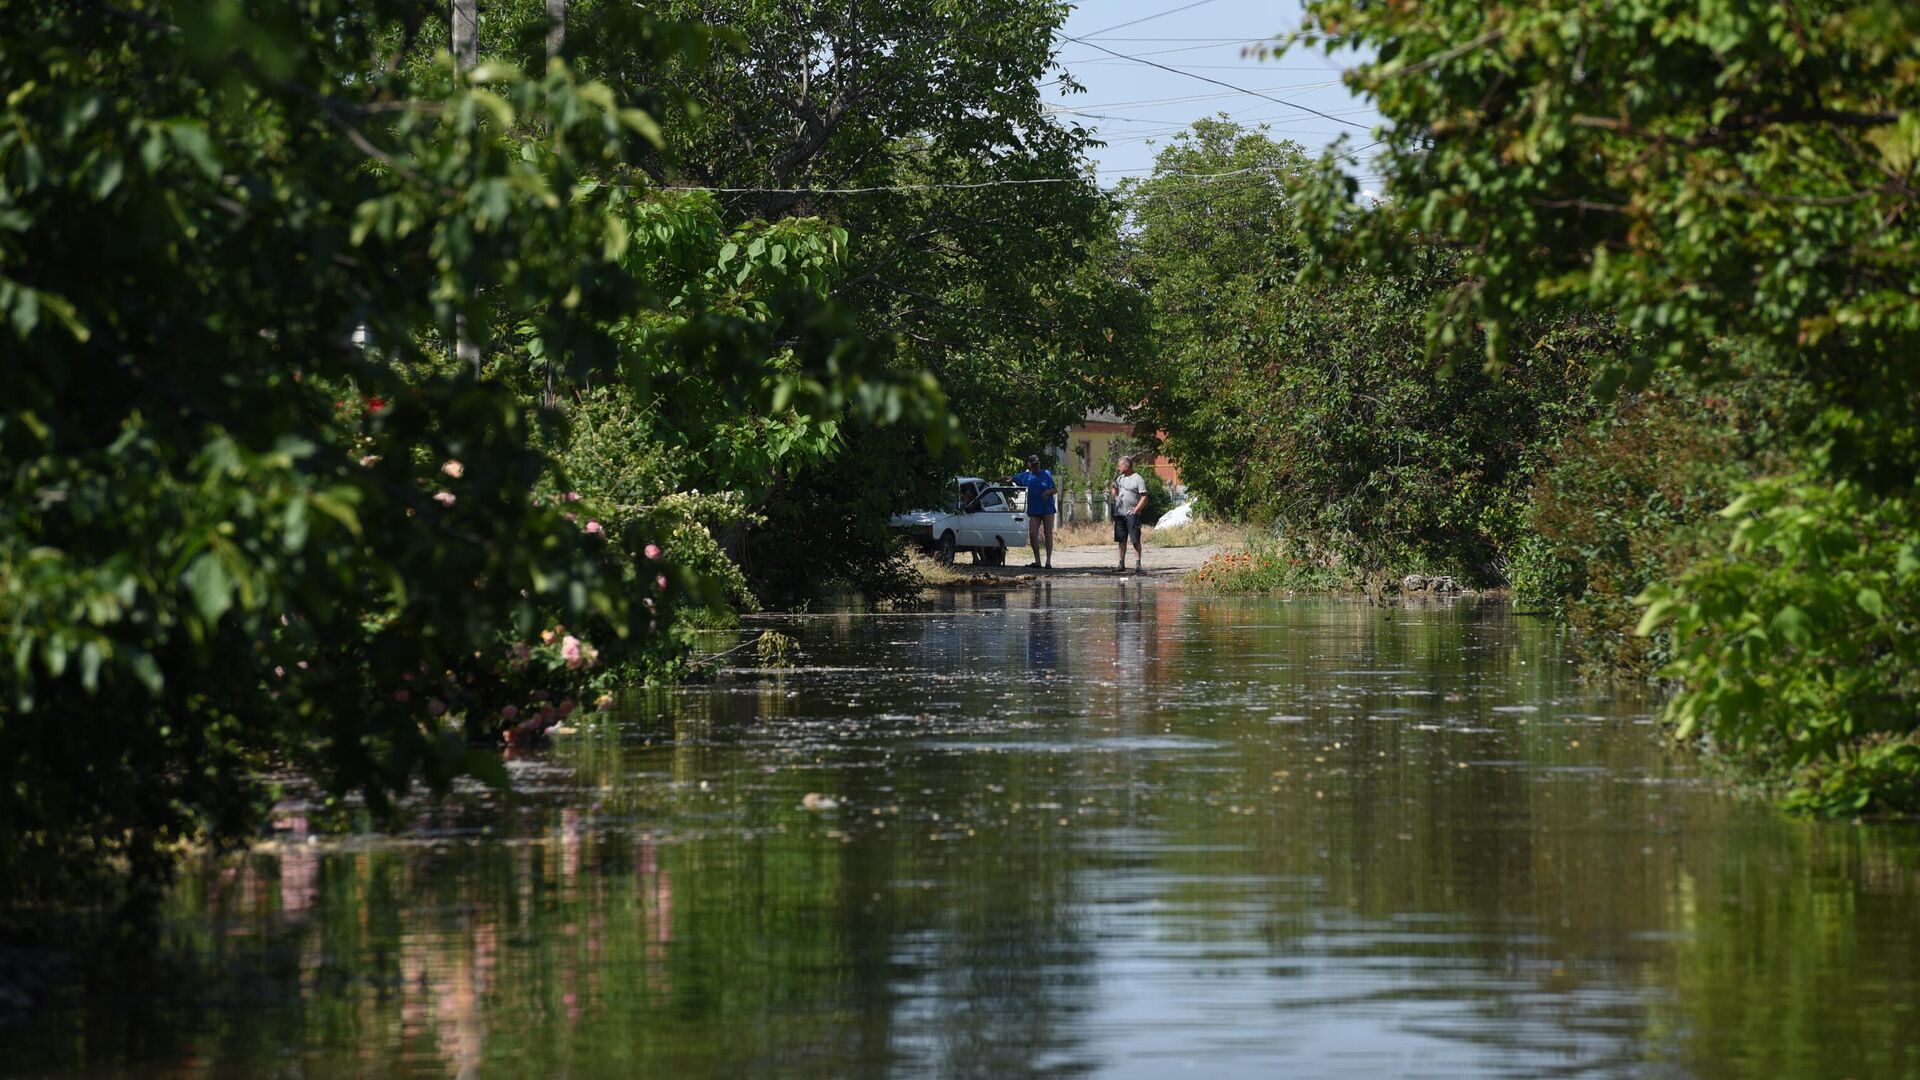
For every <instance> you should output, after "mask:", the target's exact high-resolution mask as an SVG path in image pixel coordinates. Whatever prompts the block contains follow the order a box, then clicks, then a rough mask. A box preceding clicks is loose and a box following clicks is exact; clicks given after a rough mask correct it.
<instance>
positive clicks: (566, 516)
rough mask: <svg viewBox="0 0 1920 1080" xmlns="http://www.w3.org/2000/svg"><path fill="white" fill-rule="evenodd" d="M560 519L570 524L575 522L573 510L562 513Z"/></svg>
mask: <svg viewBox="0 0 1920 1080" xmlns="http://www.w3.org/2000/svg"><path fill="white" fill-rule="evenodd" d="M560 520H561V521H564V522H566V523H567V524H569V525H571V524H573V523H574V521H575V518H574V514H573V511H571V510H569V511H567V512H566V513H564V514H561V515H560Z"/></svg>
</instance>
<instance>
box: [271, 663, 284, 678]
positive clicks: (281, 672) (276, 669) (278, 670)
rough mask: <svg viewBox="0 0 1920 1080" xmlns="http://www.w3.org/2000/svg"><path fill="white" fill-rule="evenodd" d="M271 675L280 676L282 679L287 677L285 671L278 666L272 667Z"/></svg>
mask: <svg viewBox="0 0 1920 1080" xmlns="http://www.w3.org/2000/svg"><path fill="white" fill-rule="evenodd" d="M273 673H274V674H275V675H278V676H280V677H281V678H283V679H284V678H286V677H287V669H286V668H283V667H281V666H279V665H278V664H275V665H274V668H273Z"/></svg>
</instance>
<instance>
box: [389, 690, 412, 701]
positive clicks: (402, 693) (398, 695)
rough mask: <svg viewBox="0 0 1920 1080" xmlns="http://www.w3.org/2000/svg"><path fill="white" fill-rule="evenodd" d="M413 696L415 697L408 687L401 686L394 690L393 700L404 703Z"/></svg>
mask: <svg viewBox="0 0 1920 1080" xmlns="http://www.w3.org/2000/svg"><path fill="white" fill-rule="evenodd" d="M411 697H413V695H412V694H410V693H408V692H407V689H406V687H401V688H400V689H398V690H395V691H394V692H393V700H395V701H398V702H400V703H401V704H403V705H404V704H406V702H407V699H408V698H411Z"/></svg>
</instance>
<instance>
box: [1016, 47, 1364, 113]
mask: <svg viewBox="0 0 1920 1080" xmlns="http://www.w3.org/2000/svg"><path fill="white" fill-rule="evenodd" d="M1054 33H1055V34H1056V35H1057V36H1059V37H1061V38H1063V39H1065V40H1067V41H1076V42H1079V43H1080V44H1082V45H1085V46H1087V47H1089V48H1093V49H1099V50H1100V51H1101V52H1103V53H1106V54H1108V55H1110V56H1117V57H1119V58H1120V59H1122V60H1132V61H1134V62H1135V63H1139V64H1145V65H1147V66H1148V67H1152V68H1159V69H1160V70H1162V71H1171V72H1173V73H1174V74H1175V75H1185V76H1186V77H1187V78H1189V79H1199V80H1200V81H1201V82H1206V83H1212V84H1214V85H1215V86H1223V87H1225V88H1227V89H1228V90H1236V91H1239V92H1240V93H1242V94H1251V95H1252V96H1254V97H1257V98H1265V99H1266V100H1268V101H1271V102H1273V103H1274V104H1276V105H1286V106H1289V107H1291V108H1295V109H1299V110H1300V111H1301V112H1308V113H1312V114H1313V115H1315V116H1318V117H1321V118H1323V119H1327V120H1332V121H1333V122H1334V123H1336V124H1345V125H1346V126H1348V127H1351V128H1358V129H1359V130H1361V131H1370V130H1372V129H1371V128H1370V127H1369V126H1368V125H1366V124H1356V123H1354V122H1353V121H1351V120H1343V119H1341V118H1340V117H1337V116H1333V115H1331V114H1329V113H1324V112H1321V111H1320V110H1319V109H1316V108H1314V107H1313V106H1311V105H1302V104H1300V103H1299V102H1297V101H1288V100H1286V99H1285V98H1277V97H1274V96H1273V95H1271V94H1265V93H1262V92H1260V91H1258V90H1249V89H1247V88H1246V87H1244V86H1235V85H1234V84H1232V83H1230V82H1225V81H1222V80H1220V79H1216V78H1214V77H1213V76H1211V75H1201V74H1199V73H1198V72H1193V71H1184V70H1182V69H1180V68H1177V67H1172V66H1170V65H1167V64H1162V63H1159V62H1157V61H1153V60H1146V59H1142V58H1141V57H1138V56H1128V55H1127V54H1126V53H1121V52H1114V51H1113V50H1112V49H1109V48H1107V47H1106V46H1105V45H1101V44H1098V43H1096V42H1092V41H1088V40H1086V39H1085V38H1077V37H1074V36H1073V35H1071V34H1062V33H1060V32H1059V31H1057V30H1056V31H1055V32H1054Z"/></svg>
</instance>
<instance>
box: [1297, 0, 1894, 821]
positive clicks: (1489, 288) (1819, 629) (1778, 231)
mask: <svg viewBox="0 0 1920 1080" xmlns="http://www.w3.org/2000/svg"><path fill="white" fill-rule="evenodd" d="M1305 25H1306V27H1307V30H1306V34H1307V36H1308V37H1309V38H1324V40H1326V41H1329V42H1332V43H1337V44H1338V45H1341V46H1346V45H1358V46H1362V47H1366V48H1370V49H1372V50H1374V51H1375V54H1376V59H1375V60H1374V61H1372V62H1369V63H1364V64H1361V65H1359V66H1358V67H1356V68H1355V69H1354V70H1353V72H1352V73H1351V74H1350V75H1349V83H1350V85H1352V86H1354V87H1355V88H1356V89H1359V90H1362V91H1364V92H1366V93H1367V94H1369V95H1370V96H1371V97H1372V99H1373V100H1374V102H1375V104H1376V106H1377V107H1378V108H1379V110H1380V112H1381V115H1382V116H1383V117H1385V118H1386V120H1387V124H1386V125H1385V127H1384V128H1383V130H1382V131H1381V132H1380V136H1381V141H1382V147H1381V149H1380V150H1379V151H1378V152H1377V153H1378V156H1377V157H1376V158H1375V160H1374V165H1373V168H1375V169H1376V170H1378V171H1379V172H1381V173H1383V174H1384V176H1385V178H1386V184H1387V190H1388V192H1389V194H1390V195H1391V202H1390V203H1389V205H1388V208H1387V209H1386V211H1385V212H1377V213H1370V212H1364V211H1362V210H1361V209H1360V208H1358V207H1356V205H1355V203H1354V201H1353V197H1352V196H1353V193H1354V190H1355V186H1356V185H1355V184H1354V182H1353V181H1352V180H1351V179H1348V178H1346V177H1345V176H1343V175H1342V174H1341V173H1340V172H1338V171H1337V170H1336V169H1334V168H1333V167H1332V165H1331V164H1330V165H1329V167H1328V169H1327V170H1326V171H1325V172H1324V173H1323V174H1322V177H1321V183H1320V186H1319V189H1318V193H1319V196H1320V197H1319V198H1317V199H1316V200H1314V202H1313V205H1314V206H1315V208H1316V211H1317V214H1316V220H1315V221H1314V222H1313V227H1312V229H1311V232H1312V233H1313V235H1315V236H1316V237H1318V238H1319V239H1318V242H1319V243H1321V244H1322V245H1323V246H1325V247H1328V248H1341V249H1346V250H1347V251H1348V252H1349V253H1358V254H1361V255H1363V256H1366V257H1371V258H1376V259H1377V258H1386V259H1401V260H1404V259H1405V258H1406V257H1407V256H1408V253H1409V252H1410V250H1411V249H1413V248H1416V247H1418V246H1421V245H1422V244H1438V245H1442V246H1445V247H1447V248H1449V249H1450V250H1452V251H1453V252H1455V253H1457V256H1458V258H1459V259H1460V264H1461V268H1462V271H1463V274H1462V277H1461V280H1460V281H1459V283H1458V284H1457V285H1456V287H1454V288H1453V289H1451V290H1449V291H1448V292H1447V293H1446V294H1445V295H1443V296H1441V297H1439V298H1438V299H1437V300H1436V302H1435V304H1434V305H1433V308H1432V315H1433V325H1434V338H1435V340H1436V342H1438V343H1440V344H1446V343H1449V342H1452V341H1456V340H1462V339H1464V338H1465V337H1467V336H1468V335H1469V334H1471V333H1474V332H1476V331H1477V330H1479V329H1482V328H1484V331H1485V334H1486V343H1487V344H1486V347H1487V351H1488V355H1489V358H1490V359H1491V360H1492V361H1493V362H1495V363H1497V362H1499V361H1500V360H1501V359H1502V358H1503V357H1504V356H1506V355H1508V353H1509V352H1510V351H1511V350H1512V348H1513V347H1514V344H1515V342H1514V339H1513V331H1514V329H1515V327H1517V326H1518V325H1519V324H1520V323H1521V321H1522V320H1524V319H1525V318H1526V316H1527V315H1528V314H1529V313H1531V312H1534V311H1538V310H1540V309H1541V307H1542V306H1543V305H1545V304H1548V303H1551V302H1553V301H1555V300H1556V299H1559V298H1567V297H1572V298H1577V299H1579V300H1581V301H1584V302H1587V303H1590V304H1593V305H1594V306H1596V307H1597V308H1599V309H1600V310H1603V311H1608V312H1611V313H1612V314H1613V315H1614V316H1615V317H1616V318H1617V320H1618V323H1619V325H1620V326H1621V327H1622V328H1623V329H1625V330H1626V331H1629V332H1630V333H1631V335H1632V339H1631V340H1632V342H1633V345H1634V348H1633V349H1632V350H1631V351H1625V352H1623V353H1622V355H1621V356H1620V357H1619V359H1618V361H1616V362H1615V363H1612V364H1610V365H1608V366H1609V369H1610V373H1611V375H1612V376H1613V378H1614V379H1615V380H1616V381H1635V380H1638V379H1641V378H1644V377H1645V375H1646V373H1647V372H1648V371H1649V370H1650V369H1651V368H1652V367H1654V366H1655V365H1669V366H1672V367H1675V368H1677V369H1680V370H1682V371H1686V372H1693V373H1697V374H1698V375H1699V376H1700V377H1701V378H1702V379H1703V380H1707V381H1711V380H1714V379H1719V378H1728V377H1735V375H1736V373H1737V372H1739V371H1741V370H1760V371H1764V372H1766V373H1768V374H1770V375H1773V376H1777V377H1781V378H1784V379H1787V380H1791V382H1792V383H1793V384H1794V385H1795V387H1796V389H1795V390H1794V392H1792V393H1790V394H1789V395H1787V396H1788V398H1789V400H1792V401H1796V402H1804V403H1805V407H1804V408H1802V409H1801V410H1800V411H1799V412H1798V415H1797V416H1796V417H1794V418H1793V427H1794V429H1795V434H1796V435H1797V437H1798V445H1797V452H1798V454H1799V458H1800V461H1801V462H1802V466H1801V468H1800V469H1799V470H1796V471H1795V473H1794V474H1793V475H1787V476H1782V477H1776V478H1773V479H1767V480H1760V481H1756V482H1754V483H1753V484H1751V485H1750V486H1749V487H1748V488H1747V489H1746V491H1745V494H1744V495H1743V496H1742V497H1741V498H1740V499H1739V500H1737V501H1736V502H1735V504H1734V506H1733V507H1731V508H1729V514H1730V515H1731V519H1733V520H1736V521H1737V522H1738V528H1737V530H1736V532H1735V535H1734V539H1733V547H1732V549H1731V550H1730V552H1729V554H1728V556H1727V557H1726V558H1724V559H1716V560H1708V561H1706V562H1704V563H1701V564H1699V565H1697V566H1696V567H1694V568H1693V569H1692V570H1690V571H1689V572H1688V573H1687V574H1686V575H1684V576H1683V579H1682V581H1680V582H1679V583H1677V584H1678V587H1677V588H1676V589H1673V590H1656V591H1655V592H1654V593H1652V594H1649V596H1648V597H1647V598H1646V599H1647V600H1648V602H1649V603H1650V604H1651V609H1650V611H1649V619H1648V623H1647V627H1646V628H1647V629H1653V628H1654V627H1657V626H1660V625H1664V624H1666V623H1668V622H1669V621H1671V623H1672V625H1673V626H1674V627H1675V642H1676V647H1677V648H1678V649H1679V650H1680V657H1679V660H1678V662H1677V663H1676V665H1675V666H1674V667H1673V668H1672V669H1671V673H1672V674H1673V675H1675V676H1677V677H1680V678H1682V679H1684V680H1685V685H1686V692H1684V693H1682V694H1681V695H1680V696H1679V697H1678V698H1677V699H1676V701H1675V703H1674V706H1673V708H1672V710H1671V713H1670V715H1671V717H1672V718H1673V720H1674V721H1675V723H1676V724H1677V725H1678V728H1679V730H1680V731H1682V732H1683V733H1689V734H1690V733H1692V732H1693V731H1694V730H1695V729H1696V727H1698V726H1700V725H1704V726H1705V727H1706V728H1708V729H1710V730H1712V731H1713V732H1714V733H1715V734H1717V735H1718V736H1719V737H1720V738H1721V739H1722V740H1723V742H1724V743H1726V744H1728V745H1731V746H1735V747H1738V748H1740V749H1741V750H1743V751H1750V752H1752V753H1754V754H1756V755H1758V756H1760V757H1761V758H1764V759H1767V760H1770V761H1774V762H1781V763H1785V764H1788V765H1803V766H1808V767H1811V768H1814V769H1815V770H1816V771H1818V770H1822V769H1827V770H1833V772H1834V775H1835V776H1838V779H1837V780H1836V781H1835V784H1836V786H1835V788H1834V790H1835V791H1837V792H1843V793H1844V798H1845V799H1846V800H1852V799H1855V798H1858V799H1860V800H1861V803H1862V805H1864V804H1866V803H1870V802H1872V801H1874V800H1875V799H1890V801H1894V802H1900V801H1905V802H1907V803H1915V802H1920V782H1916V778H1920V731H1917V730H1916V727H1917V725H1916V724H1915V722H1914V716H1915V714H1916V705H1917V704H1920V652H1916V647H1915V645H1914V635H1913V634H1912V633H1911V628H1912V626H1913V625H1914V623H1915V620H1916V619H1920V490H1917V489H1916V486H1915V485H1916V478H1917V477H1920V424H1917V423H1916V419H1915V418H1916V417H1920V366H1917V365H1916V364H1915V363H1914V362H1913V358H1914V357H1915V356H1916V355H1920V287H1916V285H1915V282H1916V281H1920V218H1916V216H1915V213H1914V199H1915V195H1916V192H1917V190H1920V189H1917V188H1916V184H1917V183H1920V66H1916V65H1915V64H1914V62H1913V56H1914V54H1915V50H1916V48H1920V9H1916V8H1915V6H1914V5H1912V4H1909V3H1904V2H1900V0H1845V2H1836V3H1813V2H1809V0H1790V2H1780V3H1759V2H1753V0H1652V2H1648V3H1634V4H1619V3H1609V2H1605V0H1525V2H1522V3H1516V4H1502V5H1497V6H1488V5H1484V4H1475V3H1466V2H1441V3H1424V4H1387V5H1381V4H1375V3H1372V2H1370V0H1313V2H1312V3H1311V4H1310V5H1309V11H1308V18H1307V22H1306V24H1305ZM1413 237H1417V238H1418V240H1417V242H1410V240H1409V238H1413ZM1849 776H1851V777H1853V778H1852V779H1849V778H1848V777H1849ZM1825 782H1826V781H1825V780H1824V779H1823V780H1818V781H1817V783H1819V784H1824V783H1825ZM1890 792H1904V794H1903V795H1900V796H1899V797H1897V798H1892V797H1890V796H1889V794H1888V793H1890Z"/></svg>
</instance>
